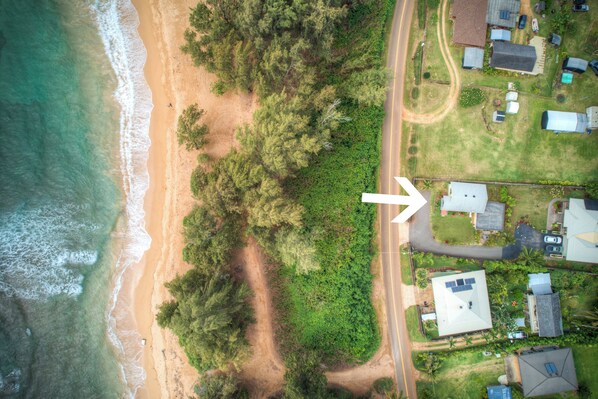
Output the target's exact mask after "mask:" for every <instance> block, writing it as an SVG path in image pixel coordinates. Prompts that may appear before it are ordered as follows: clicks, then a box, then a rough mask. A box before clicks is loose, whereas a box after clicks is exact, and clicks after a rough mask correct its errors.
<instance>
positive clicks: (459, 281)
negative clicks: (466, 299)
mask: <svg viewBox="0 0 598 399" xmlns="http://www.w3.org/2000/svg"><path fill="white" fill-rule="evenodd" d="M464 284H465V283H464V282H463V279H462V278H458V279H457V285H464Z"/></svg>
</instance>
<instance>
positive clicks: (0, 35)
mask: <svg viewBox="0 0 598 399" xmlns="http://www.w3.org/2000/svg"><path fill="white" fill-rule="evenodd" d="M137 24H138V18H137V14H136V12H135V9H134V8H133V6H132V4H131V3H130V1H129V0H75V1H73V0H1V1H0V397H7V398H121V397H131V396H133V395H134V394H135V391H136V389H137V388H138V387H139V386H140V385H141V384H142V383H143V381H144V378H145V373H144V371H143V369H142V368H141V364H140V356H141V350H142V347H141V337H140V336H139V334H138V333H137V332H136V331H135V329H134V324H132V323H131V321H130V319H131V317H130V312H129V304H128V303H127V302H126V299H125V298H122V296H123V295H119V294H120V288H121V284H122V278H123V274H124V273H125V271H127V270H129V268H130V267H132V266H133V265H135V264H136V263H137V262H138V261H139V260H140V259H141V256H142V255H143V253H144V252H145V251H146V250H147V249H148V248H149V245H150V241H151V240H150V238H149V236H148V234H147V232H146V231H145V228H144V216H145V215H144V211H143V199H144V195H145V192H146V190H147V187H148V184H149V176H148V172H147V156H148V149H149V146H150V140H149V117H150V113H151V109H152V103H151V92H150V91H149V87H148V86H147V83H146V82H145V79H144V76H143V65H144V62H145V49H144V48H143V44H142V43H141V40H140V38H139V36H138V35H137V32H136V26H137Z"/></svg>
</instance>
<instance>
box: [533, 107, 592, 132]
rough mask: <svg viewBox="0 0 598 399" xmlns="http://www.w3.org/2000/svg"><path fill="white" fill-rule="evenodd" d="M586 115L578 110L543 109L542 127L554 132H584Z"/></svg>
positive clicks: (586, 120)
mask: <svg viewBox="0 0 598 399" xmlns="http://www.w3.org/2000/svg"><path fill="white" fill-rule="evenodd" d="M587 128H588V116H587V115H586V114H582V113H580V112H562V111H544V112H543V113H542V129H546V130H552V131H555V132H574V133H585V131H586V129H587Z"/></svg>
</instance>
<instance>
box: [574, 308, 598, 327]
mask: <svg viewBox="0 0 598 399" xmlns="http://www.w3.org/2000/svg"><path fill="white" fill-rule="evenodd" d="M575 317H576V318H577V319H578V320H582V321H583V322H582V323H583V324H580V326H581V327H587V328H591V329H594V330H595V329H598V308H594V309H593V310H582V311H580V312H578V313H576V314H575Z"/></svg>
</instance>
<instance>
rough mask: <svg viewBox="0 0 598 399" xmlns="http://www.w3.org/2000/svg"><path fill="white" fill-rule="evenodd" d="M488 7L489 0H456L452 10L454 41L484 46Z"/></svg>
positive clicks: (467, 44)
mask: <svg viewBox="0 0 598 399" xmlns="http://www.w3.org/2000/svg"><path fill="white" fill-rule="evenodd" d="M487 7H488V0H455V2H454V3H453V12H452V17H453V21H454V23H453V24H454V26H455V29H454V31H453V42H454V43H457V44H464V45H466V46H476V47H484V45H485V44H486V8H487Z"/></svg>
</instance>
